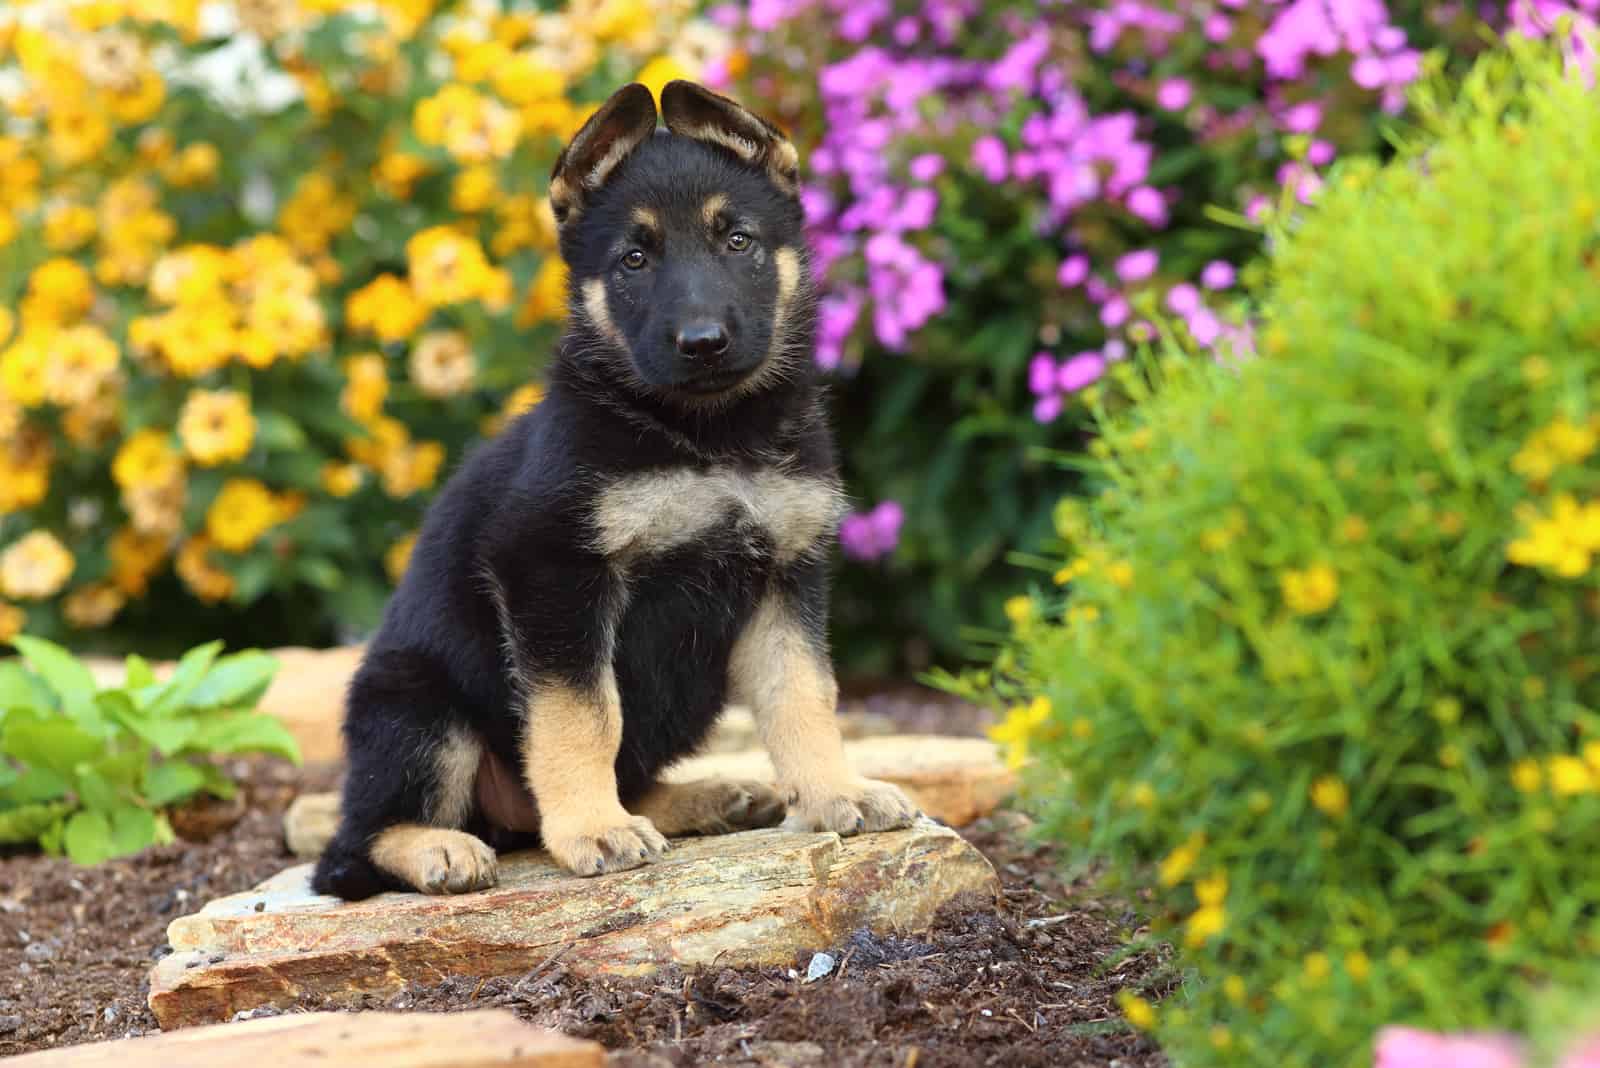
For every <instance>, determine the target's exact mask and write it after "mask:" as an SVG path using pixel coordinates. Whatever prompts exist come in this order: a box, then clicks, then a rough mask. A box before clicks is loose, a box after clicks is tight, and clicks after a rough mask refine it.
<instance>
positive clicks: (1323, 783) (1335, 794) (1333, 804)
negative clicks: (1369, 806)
mask: <svg viewBox="0 0 1600 1068" xmlns="http://www.w3.org/2000/svg"><path fill="white" fill-rule="evenodd" d="M1311 803H1312V804H1313V805H1315V806H1316V807H1317V808H1318V809H1319V810H1320V811H1321V812H1322V813H1323V814H1324V815H1326V816H1331V817H1333V818H1334V819H1339V818H1340V817H1342V816H1343V815H1344V814H1345V813H1346V812H1348V811H1349V810H1350V789H1349V787H1347V786H1345V784H1344V780H1343V779H1341V778H1339V777H1338V776H1337V775H1324V776H1322V777H1321V778H1319V779H1318V780H1317V781H1316V782H1314V783H1312V784H1311Z"/></svg>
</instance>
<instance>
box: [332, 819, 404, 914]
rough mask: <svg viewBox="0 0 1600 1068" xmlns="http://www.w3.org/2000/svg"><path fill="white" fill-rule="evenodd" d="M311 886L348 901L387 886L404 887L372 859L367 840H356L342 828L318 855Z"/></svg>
mask: <svg viewBox="0 0 1600 1068" xmlns="http://www.w3.org/2000/svg"><path fill="white" fill-rule="evenodd" d="M311 889H312V890H313V891H315V892H316V893H319V894H331V895H333V896H334V897H342V898H344V899H345V900H346V901H360V900H362V899H364V898H369V897H371V896H372V895H374V894H381V893H383V892H384V891H385V890H401V889H404V887H403V886H402V884H401V883H400V882H399V881H398V880H396V879H395V878H393V877H392V876H390V875H387V874H386V873H384V872H382V871H380V870H379V869H378V866H377V865H376V864H374V863H372V859H371V857H369V856H368V855H367V843H366V841H365V840H354V841H353V840H351V839H350V838H348V837H346V836H345V834H344V833H343V832H342V831H341V832H340V833H339V834H337V835H335V836H334V839H333V841H331V842H329V843H328V848H327V849H325V850H323V853H322V856H320V857H318V858H317V866H316V869H315V870H314V871H313V872H312V873H311Z"/></svg>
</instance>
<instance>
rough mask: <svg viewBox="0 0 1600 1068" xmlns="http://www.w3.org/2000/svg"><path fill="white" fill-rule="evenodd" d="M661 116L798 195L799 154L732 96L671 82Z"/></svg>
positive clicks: (687, 134) (676, 128)
mask: <svg viewBox="0 0 1600 1068" xmlns="http://www.w3.org/2000/svg"><path fill="white" fill-rule="evenodd" d="M661 117H662V118H663V119H664V120H666V123H667V129H669V130H671V131H672V132H673V133H675V134H680V135H682V136H684V137H692V138H694V139H695V140H696V141H705V142H707V143H708V144H713V145H721V146H722V147H723V148H726V149H728V150H729V151H730V152H732V153H733V154H734V155H736V156H738V157H739V158H740V159H742V160H744V161H745V162H746V163H750V164H753V165H755V166H757V167H762V168H765V169H766V172H767V174H768V175H769V176H770V177H771V178H772V181H773V183H774V184H776V185H777V187H778V188H779V189H782V190H783V191H784V192H785V193H788V194H789V195H791V196H794V195H797V194H798V193H799V191H800V153H798V152H796V151H795V147H794V145H792V144H790V143H789V139H788V138H787V137H785V136H783V133H782V131H780V130H779V129H778V128H777V127H776V126H774V125H772V123H770V122H768V121H767V120H766V119H763V118H761V117H760V116H759V115H756V114H755V113H754V112H750V111H746V110H745V109H744V108H742V107H740V106H739V105H738V104H736V103H734V102H733V101H732V100H729V99H728V98H727V97H725V96H719V95H717V94H716V93H713V92H712V91H711V90H709V89H707V88H705V87H704V86H700V85H696V84H695V83H693V82H685V81H675V82H668V83H667V84H666V87H665V88H664V89H662V90H661Z"/></svg>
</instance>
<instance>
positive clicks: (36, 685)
mask: <svg viewBox="0 0 1600 1068" xmlns="http://www.w3.org/2000/svg"><path fill="white" fill-rule="evenodd" d="M50 701H51V694H50V691H49V690H47V689H45V687H44V686H43V685H41V684H40V682H39V681H38V680H37V679H35V678H34V677H33V676H32V675H30V674H28V671H27V669H26V668H24V667H23V666H22V665H21V664H20V663H18V662H17V661H15V660H7V661H6V662H5V663H3V664H0V713H4V712H5V710H6V709H9V708H45V707H48V706H49V704H50Z"/></svg>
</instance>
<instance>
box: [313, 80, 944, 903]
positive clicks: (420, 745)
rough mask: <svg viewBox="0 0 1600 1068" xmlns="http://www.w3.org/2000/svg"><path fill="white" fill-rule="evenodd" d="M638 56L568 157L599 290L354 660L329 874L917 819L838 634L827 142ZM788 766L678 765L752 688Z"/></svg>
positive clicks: (458, 883)
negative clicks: (863, 720)
mask: <svg viewBox="0 0 1600 1068" xmlns="http://www.w3.org/2000/svg"><path fill="white" fill-rule="evenodd" d="M662 117H663V118H664V120H665V124H666V130H664V131H662V130H658V129H657V115H656V107H655V102H654V100H653V99H652V98H651V96H650V93H649V91H648V90H646V89H645V88H644V87H642V86H638V85H630V86H628V87H626V88H624V89H623V90H621V91H620V92H618V93H617V94H616V95H615V96H613V97H612V98H611V100H610V101H608V102H607V103H606V104H605V105H604V106H603V107H602V108H601V109H600V110H599V111H598V112H596V114H595V115H594V116H593V117H592V118H591V119H590V120H589V121H588V122H587V123H586V124H585V126H584V127H583V129H582V130H580V131H579V132H578V134H577V135H576V136H575V137H574V138H573V140H572V143H571V144H570V145H569V146H568V147H567V148H566V150H565V151H564V152H563V153H562V155H561V157H560V159H559V160H558V161H557V164H556V168H555V173H554V176H553V178H552V181H551V199H552V205H553V207H554V209H555V212H556V215H557V218H558V219H559V220H560V238H561V251H562V255H563V256H564V257H565V259H566V261H567V263H568V265H569V266H570V268H571V307H570V311H571V314H570V316H569V319H568V324H569V325H568V328H567V330H566V333H565V334H564V336H563V337H562V339H561V342H560V345H559V349H558V351H557V354H556V359H555V362H554V366H553V369H552V372H551V376H550V383H549V390H548V393H547V396H546V399H545V400H544V401H543V403H541V404H540V405H539V406H538V407H537V408H535V409H534V410H533V411H532V412H530V413H529V414H528V415H526V416H524V417H522V418H521V419H520V420H519V421H517V422H516V423H514V424H513V425H512V426H511V427H510V428H509V429H508V430H507V431H506V432H505V433H504V434H502V435H501V436H500V437H498V438H496V439H494V440H493V441H491V442H489V443H487V444H485V445H484V446H482V447H480V448H479V449H478V450H477V451H475V452H474V453H473V454H472V455H471V456H470V457H469V458H468V460H467V461H466V462H465V463H464V464H463V465H462V467H461V469H460V470H459V471H458V472H456V474H455V475H454V477H452V478H451V480H450V482H449V483H448V484H447V485H446V487H445V488H444V490H443V491H442V492H441V494H440V496H439V498H438V500H437V501H436V502H435V503H434V505H433V507H432V509H431V510H430V512H429V514H428V517H427V520H426V521H425V523H424V524H423V528H422V532H421V535H420V537H419V539H418V541H417V545H416V548H415V550H414V552H413V555H412V558H411V564H410V568H409V570H408V572H407V574H406V576H405V579H404V581H403V582H402V583H401V585H400V588H399V589H398V590H397V591H396V593H395V595H394V598H393V599H392V601H391V602H390V604H389V607H388V610H387V612H386V614H385V617H384V621H383V625H382V627H381V628H380V630H379V631H378V633H377V635H376V637H375V638H374V639H373V641H372V642H371V644H370V646H369V648H368V651H367V654H366V657H365V660H364V661H363V663H362V666H361V669H360V671H359V672H358V674H357V676H356V678H355V680H354V682H353V683H352V686H351V691H350V695H349V702H348V711H347V716H346V723H345V735H346V742H347V747H348V751H349V760H350V771H349V775H348V777H347V779H346V785H345V792H344V799H343V810H342V820H341V824H340V827H339V831H338V834H337V835H336V837H335V838H334V841H333V842H332V843H331V845H330V846H329V848H328V850H327V851H326V853H325V854H324V855H323V857H322V859H321V861H320V862H319V863H318V865H317V869H316V874H315V877H314V882H313V885H314V886H315V887H316V889H317V890H318V891H320V892H323V893H330V894H337V895H339V896H342V897H346V898H359V897H365V896H367V895H370V894H373V893H376V892H378V891H380V890H385V889H403V888H413V889H417V890H422V891H425V892H429V893H460V892H465V891H470V890H475V889H479V888H481V887H485V886H488V885H491V884H492V883H493V882H494V881H495V849H496V848H510V847H517V846H521V845H533V844H538V843H542V844H543V845H544V846H545V847H546V848H547V849H548V850H549V851H550V852H551V854H552V855H553V856H554V857H555V859H556V860H557V861H558V862H560V863H561V864H562V865H564V866H566V867H567V868H569V869H570V870H572V871H574V872H578V873H581V874H596V873H600V872H607V871H617V870H621V869H625V868H631V867H635V866H637V865H639V864H643V863H645V862H647V861H649V860H650V859H652V858H654V857H656V856H658V855H659V854H661V853H662V852H663V851H664V850H665V849H666V848H667V841H666V838H667V837H668V836H676V835H688V834H709V833H721V832H725V831H730V830H737V829H740V828H748V827H757V826H768V825H772V824H776V823H778V822H779V821H782V823H783V824H784V825H785V826H787V827H791V828H800V829H814V830H833V831H838V832H841V833H844V834H852V833H855V832H858V831H877V830H886V829H889V828H893V827H898V826H903V825H905V824H906V823H908V822H909V821H910V820H911V819H912V817H913V816H914V814H915V811H914V808H913V806H912V805H911V803H910V802H909V801H908V800H907V799H906V797H905V795H904V794H902V793H901V792H900V791H899V790H898V789H896V788H895V787H893V786H891V785H888V784H886V783H879V782H872V781H869V780H864V779H861V778H858V777H856V776H855V775H854V774H853V773H852V772H851V771H850V770H849V769H848V768H847V767H846V764H845V760H844V753H843V747H842V745H841V742H840V737H839V730H838V726H837V724H836V722H835V718H834V711H835V703H836V697H837V690H836V687H835V685H834V679H833V673H832V669H831V667H830V661H829V656H828V646H827V639H826V620H827V555H828V550H829V547H830V545H831V539H832V535H833V532H834V528H835V526H836V524H837V521H838V518H839V515H840V510H841V500H842V496H841V493H840V487H839V480H838V474H837V469H836V464H835V459H834V452H833V445H832V442H831V440H830V436H829V431H828V427H827V424H826V420H825V416H824V412H823V408H822V403H821V397H820V394H819V386H818V383H817V380H816V374H815V371H814V364H813V360H812V354H811V349H812V335H813V321H814V307H813V305H814V298H813V292H812V285H811V279H810V274H809V267H808V262H807V254H806V250H805V244H804V239H803V236H802V233H801V225H802V215H801V210H800V205H799V202H798V200H797V197H796V194H797V189H798V176H797V167H796V164H797V158H796V155H795V151H794V148H793V146H792V145H790V144H789V142H788V141H787V140H785V139H784V138H783V136H782V135H781V134H780V133H779V132H778V131H777V130H776V129H775V128H773V127H772V126H771V125H770V124H768V123H766V122H764V121H763V120H761V119H759V118H757V117H756V116H754V115H752V114H750V113H749V112H747V111H745V110H744V109H743V108H741V107H739V106H738V105H737V104H734V103H733V102H732V101H729V100H726V99H724V98H722V97H720V96H717V95H715V94H713V93H710V92H708V91H706V90H705V89H702V88H700V87H698V86H695V85H691V84H689V83H686V82H674V83H672V84H670V85H668V86H667V87H666V89H665V90H664V91H663V93H662ZM728 703H739V704H743V705H747V706H748V707H750V708H751V709H752V711H753V712H754V713H755V716H756V719H757V722H758V725H759V729H760V734H761V738H762V740H763V742H764V743H765V745H766V748H767V750H768V752H769V753H770V754H771V756H772V760H773V764H774V766H775V767H776V770H777V774H778V788H777V789H776V790H774V789H773V788H772V787H770V786H765V785H762V784H758V783H742V782H728V781H721V780H714V781H705V782H697V783H688V784H663V783H661V782H660V781H659V775H660V773H661V771H662V770H663V769H664V768H665V767H666V766H668V765H669V764H671V763H672V762H673V761H676V760H678V759H679V758H681V757H683V756H685V755H687V754H689V753H691V752H692V751H693V750H694V749H695V748H696V746H698V745H699V744H700V743H701V742H702V741H703V739H704V738H705V736H706V734H707V732H708V731H709V730H710V728H711V726H712V724H713V723H714V721H715V720H716V718H717V716H718V715H719V713H720V712H721V710H722V708H723V707H724V705H725V704H728Z"/></svg>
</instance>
